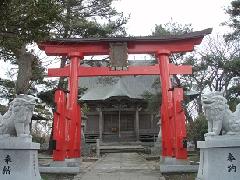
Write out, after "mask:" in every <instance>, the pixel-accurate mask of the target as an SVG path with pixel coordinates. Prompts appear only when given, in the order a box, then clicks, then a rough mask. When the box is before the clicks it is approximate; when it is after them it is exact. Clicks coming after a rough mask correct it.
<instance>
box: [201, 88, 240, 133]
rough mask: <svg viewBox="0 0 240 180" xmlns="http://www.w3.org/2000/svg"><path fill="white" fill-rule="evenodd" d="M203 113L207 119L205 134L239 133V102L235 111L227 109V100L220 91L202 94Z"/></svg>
mask: <svg viewBox="0 0 240 180" xmlns="http://www.w3.org/2000/svg"><path fill="white" fill-rule="evenodd" d="M202 105H203V110H204V114H205V116H206V118H207V120H208V133H206V134H205V136H217V135H220V134H221V131H222V134H223V135H224V134H228V135H234V134H240V104H238V105H237V107H236V111H235V112H232V111H231V110H229V106H228V105H227V100H226V99H225V98H224V97H223V95H222V94H221V93H218V92H213V93H209V94H206V95H203V96H202Z"/></svg>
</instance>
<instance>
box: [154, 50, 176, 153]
mask: <svg viewBox="0 0 240 180" xmlns="http://www.w3.org/2000/svg"><path fill="white" fill-rule="evenodd" d="M157 57H158V61H159V69H160V78H161V88H162V105H161V109H160V112H161V121H162V122H161V124H162V156H173V155H174V153H173V143H172V141H171V137H172V135H171V133H172V132H173V129H172V128H171V127H172V126H171V122H170V113H169V104H170V101H169V99H170V96H171V93H170V91H169V90H170V70H169V52H167V51H166V52H161V53H158V54H157Z"/></svg>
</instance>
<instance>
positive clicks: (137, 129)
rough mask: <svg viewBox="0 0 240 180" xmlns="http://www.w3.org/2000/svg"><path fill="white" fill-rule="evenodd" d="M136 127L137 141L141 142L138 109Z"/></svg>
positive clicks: (137, 110)
mask: <svg viewBox="0 0 240 180" xmlns="http://www.w3.org/2000/svg"><path fill="white" fill-rule="evenodd" d="M135 121H136V123H135V124H136V126H135V132H136V139H137V141H139V109H138V108H137V109H136V116H135Z"/></svg>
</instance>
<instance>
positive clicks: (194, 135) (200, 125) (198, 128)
mask: <svg viewBox="0 0 240 180" xmlns="http://www.w3.org/2000/svg"><path fill="white" fill-rule="evenodd" d="M207 132H208V124H207V120H206V118H205V116H204V115H203V114H200V115H199V116H198V117H197V118H196V119H195V120H194V121H193V122H192V123H191V124H190V123H188V124H187V137H188V140H189V141H193V142H194V144H195V147H197V146H196V144H197V141H204V134H205V133H207Z"/></svg>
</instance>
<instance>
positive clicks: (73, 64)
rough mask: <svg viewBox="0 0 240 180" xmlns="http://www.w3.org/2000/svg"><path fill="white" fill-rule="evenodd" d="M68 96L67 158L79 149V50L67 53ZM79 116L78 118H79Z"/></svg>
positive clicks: (75, 153)
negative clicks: (68, 59) (68, 60)
mask: <svg viewBox="0 0 240 180" xmlns="http://www.w3.org/2000/svg"><path fill="white" fill-rule="evenodd" d="M69 57H70V65H69V70H70V71H69V75H70V76H69V78H68V79H69V96H68V98H67V99H68V101H67V110H68V113H67V114H68V116H69V118H68V122H67V130H68V133H67V135H68V137H67V146H68V148H67V152H66V153H67V155H66V157H67V158H77V157H80V154H81V149H80V142H81V135H80V134H81V132H80V131H81V110H80V105H79V104H78V68H79V65H80V61H79V60H80V59H83V55H82V54H81V53H80V52H73V53H70V54H69ZM79 117H80V118H79Z"/></svg>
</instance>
